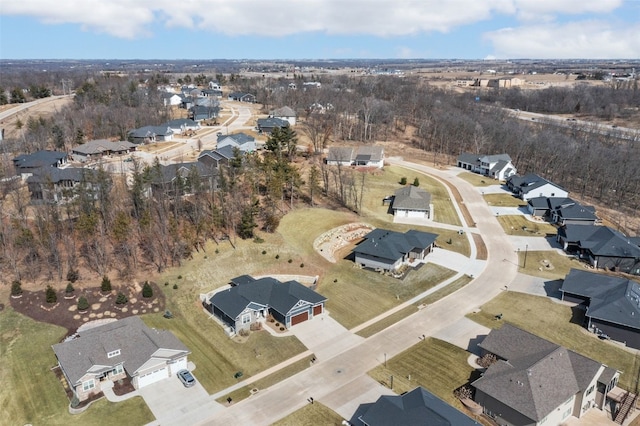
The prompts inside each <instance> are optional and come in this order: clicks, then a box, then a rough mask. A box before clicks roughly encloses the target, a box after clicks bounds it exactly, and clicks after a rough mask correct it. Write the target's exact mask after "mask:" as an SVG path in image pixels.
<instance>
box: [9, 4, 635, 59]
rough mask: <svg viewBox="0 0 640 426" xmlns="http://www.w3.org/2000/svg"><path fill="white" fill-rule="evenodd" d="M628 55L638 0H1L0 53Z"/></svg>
mask: <svg viewBox="0 0 640 426" xmlns="http://www.w3.org/2000/svg"><path fill="white" fill-rule="evenodd" d="M367 58H368V59H518V58H536V59H638V58H640V0H275V1H269V0H223V1H222V0H0V59H367Z"/></svg>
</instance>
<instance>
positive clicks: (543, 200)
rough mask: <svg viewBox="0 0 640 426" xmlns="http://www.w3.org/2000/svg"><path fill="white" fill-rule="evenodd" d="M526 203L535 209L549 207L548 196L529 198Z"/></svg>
mask: <svg viewBox="0 0 640 426" xmlns="http://www.w3.org/2000/svg"><path fill="white" fill-rule="evenodd" d="M527 204H529V205H530V206H531V207H533V208H537V209H548V208H549V203H548V198H547V197H534V198H529V200H528V201H527Z"/></svg>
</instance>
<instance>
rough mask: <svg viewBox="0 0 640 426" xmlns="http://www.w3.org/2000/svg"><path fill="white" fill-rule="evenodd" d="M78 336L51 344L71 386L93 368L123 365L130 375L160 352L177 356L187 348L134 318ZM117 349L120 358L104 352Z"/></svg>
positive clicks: (168, 332) (169, 336)
mask: <svg viewBox="0 0 640 426" xmlns="http://www.w3.org/2000/svg"><path fill="white" fill-rule="evenodd" d="M79 334H80V337H78V338H77V339H74V340H70V341H68V342H64V343H58V344H56V345H53V351H54V352H55V354H56V356H57V357H58V361H59V362H60V366H61V367H62V369H63V370H64V372H65V373H66V374H67V377H68V378H69V380H70V381H71V382H72V383H78V381H79V380H80V379H81V378H82V377H83V376H84V375H85V374H87V372H88V371H89V370H90V369H91V368H92V367H94V366H105V367H110V368H108V369H111V368H112V367H114V366H116V365H119V364H123V366H124V369H125V370H126V372H127V374H129V375H130V376H133V375H135V374H136V372H137V370H138V369H139V368H140V367H142V365H144V363H145V362H147V361H148V360H149V359H150V358H151V357H152V356H153V355H154V354H155V353H156V352H157V351H158V350H159V349H168V350H173V351H177V352H178V354H176V356H175V357H176V358H177V357H181V356H184V355H187V354H188V353H189V349H188V348H187V347H186V346H185V345H184V344H182V342H180V340H178V339H177V338H176V337H175V336H174V335H173V334H172V333H171V332H170V331H166V330H155V329H152V328H149V327H147V326H146V325H145V324H144V323H143V322H142V320H141V319H140V318H139V317H137V316H132V317H128V318H124V319H121V320H118V321H114V322H111V323H108V324H104V325H101V326H98V327H95V328H92V329H89V330H86V331H82V332H80V333H79ZM116 349H120V355H117V356H114V357H112V358H108V357H107V352H111V351H114V350H116Z"/></svg>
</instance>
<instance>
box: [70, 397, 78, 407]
mask: <svg viewBox="0 0 640 426" xmlns="http://www.w3.org/2000/svg"><path fill="white" fill-rule="evenodd" d="M78 405H80V400H79V399H78V396H77V395H75V394H74V395H73V398H71V408H76V407H77V406H78Z"/></svg>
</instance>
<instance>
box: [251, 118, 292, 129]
mask: <svg viewBox="0 0 640 426" xmlns="http://www.w3.org/2000/svg"><path fill="white" fill-rule="evenodd" d="M288 126H289V122H288V121H287V120H283V119H281V118H276V117H268V118H258V128H260V129H263V128H265V129H271V128H274V127H288Z"/></svg>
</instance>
